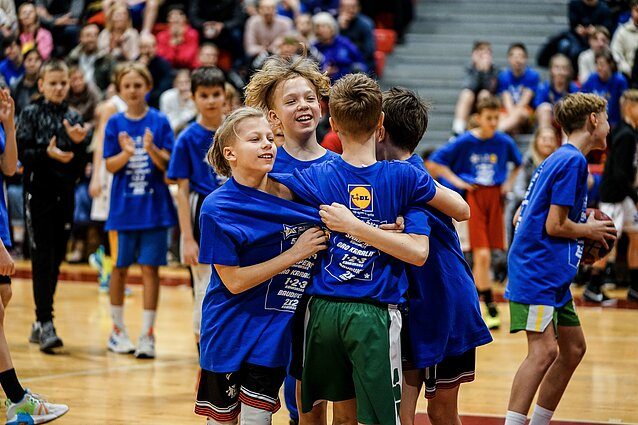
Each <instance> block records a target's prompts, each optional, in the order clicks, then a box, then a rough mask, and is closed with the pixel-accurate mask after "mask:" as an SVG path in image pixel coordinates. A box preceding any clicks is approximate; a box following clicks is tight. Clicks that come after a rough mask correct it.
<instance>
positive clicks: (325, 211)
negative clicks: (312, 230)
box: [319, 202, 362, 233]
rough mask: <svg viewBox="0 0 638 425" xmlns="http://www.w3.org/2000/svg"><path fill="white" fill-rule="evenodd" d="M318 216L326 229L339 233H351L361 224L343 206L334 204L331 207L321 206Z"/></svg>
mask: <svg viewBox="0 0 638 425" xmlns="http://www.w3.org/2000/svg"><path fill="white" fill-rule="evenodd" d="M319 216H320V217H321V221H323V222H324V223H325V224H326V226H327V227H328V229H330V230H333V231H335V232H340V233H351V232H352V230H353V229H354V227H356V226H358V225H360V224H361V223H362V222H361V220H359V219H358V218H357V217H355V216H354V214H352V211H350V210H349V209H348V208H346V206H345V205H342V204H338V203H336V202H333V203H332V205H321V206H320V207H319Z"/></svg>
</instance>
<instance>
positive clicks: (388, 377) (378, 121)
mask: <svg viewBox="0 0 638 425" xmlns="http://www.w3.org/2000/svg"><path fill="white" fill-rule="evenodd" d="M381 100H382V96H381V91H380V89H379V86H378V85H377V83H376V82H374V81H373V80H372V79H370V78H369V77H367V76H365V75H363V74H352V75H347V76H345V77H343V78H342V79H340V80H339V81H338V82H337V83H336V84H335V85H334V86H333V87H332V90H331V93H330V111H331V118H330V123H331V126H332V128H333V130H334V131H335V132H336V133H338V134H339V137H340V138H341V141H342V143H343V148H344V151H343V155H342V157H338V158H335V159H334V160H332V161H325V162H323V163H321V164H315V165H313V166H312V167H310V168H308V169H306V170H303V171H295V173H294V174H293V175H292V176H288V177H285V176H280V177H278V178H279V179H280V180H281V181H282V183H284V185H286V186H288V187H289V188H290V189H291V190H292V191H293V192H294V193H295V195H296V196H298V197H299V198H301V199H302V200H303V201H305V202H307V203H309V204H310V205H313V206H316V207H320V210H321V211H320V215H321V217H322V220H323V222H324V223H325V224H326V225H327V226H328V228H329V229H330V230H332V233H331V236H330V239H331V243H330V246H329V249H328V253H327V255H325V256H324V257H322V260H321V264H320V270H319V271H318V273H317V274H316V275H315V276H314V279H313V283H312V285H311V286H310V287H309V288H308V293H309V294H310V295H312V296H313V298H312V299H311V302H310V304H309V306H308V309H307V311H308V313H307V316H306V332H305V336H306V340H305V344H304V345H305V353H304V365H303V374H302V377H303V379H302V382H301V386H302V391H301V399H302V410H303V411H304V412H309V411H311V410H312V408H313V406H314V405H315V403H316V402H317V401H320V400H332V401H347V400H352V399H354V398H355V397H356V408H357V420H358V421H359V422H361V423H381V424H388V423H398V422H399V412H398V402H399V400H400V397H401V391H400V388H401V363H400V358H399V351H400V350H399V339H400V327H401V326H400V320H401V319H400V314H399V312H398V310H397V305H398V304H401V303H403V302H404V301H405V298H404V295H405V293H406V290H407V277H406V274H405V265H404V262H407V263H410V264H415V265H422V264H423V263H424V261H425V258H426V257H427V252H428V248H427V238H426V237H425V236H423V232H424V230H425V227H424V226H423V225H422V223H420V222H416V223H414V225H413V226H411V227H410V228H407V229H406V233H405V234H393V233H388V232H385V231H383V230H381V229H379V228H378V227H379V226H380V225H381V224H384V223H394V222H395V220H396V218H397V216H398V215H400V214H404V213H405V212H407V211H408V210H409V209H410V207H411V206H412V205H425V204H426V203H429V204H430V205H432V206H434V207H435V208H440V209H441V210H443V211H444V212H446V213H448V214H451V215H453V216H455V217H456V218H458V219H460V220H464V219H467V216H468V213H469V210H468V207H467V204H465V202H464V201H463V200H462V199H461V198H460V196H458V194H456V193H453V192H452V191H449V190H447V189H443V188H439V187H437V186H435V184H434V182H433V180H432V179H431V177H430V176H429V175H428V174H427V173H425V172H423V171H420V170H417V169H416V168H414V167H413V166H411V165H410V164H408V163H405V162H385V161H381V162H377V160H376V155H375V144H376V140H377V137H378V132H379V131H380V128H381V126H382V123H383V113H382V110H381ZM370 229H371V230H370ZM344 359H349V360H346V361H344ZM326 370H331V374H330V375H329V376H326V374H325V371H326Z"/></svg>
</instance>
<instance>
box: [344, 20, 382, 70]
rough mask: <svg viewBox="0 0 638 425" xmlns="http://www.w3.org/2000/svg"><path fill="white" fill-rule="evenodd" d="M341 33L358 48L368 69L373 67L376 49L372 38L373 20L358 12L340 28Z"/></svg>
mask: <svg viewBox="0 0 638 425" xmlns="http://www.w3.org/2000/svg"><path fill="white" fill-rule="evenodd" d="M341 35H343V36H344V37H347V38H348V39H349V40H350V41H352V42H353V43H354V45H355V46H357V48H358V49H359V51H360V52H361V54H362V55H363V57H364V59H365V60H366V64H367V65H368V69H370V70H372V69H374V67H375V63H374V51H375V50H376V41H375V39H374V22H372V19H370V18H368V17H367V16H365V15H362V14H361V13H359V14H358V15H357V16H355V18H354V19H353V20H352V22H350V26H349V27H348V28H346V29H342V30H341Z"/></svg>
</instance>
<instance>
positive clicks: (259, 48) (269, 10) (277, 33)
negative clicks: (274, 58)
mask: <svg viewBox="0 0 638 425" xmlns="http://www.w3.org/2000/svg"><path fill="white" fill-rule="evenodd" d="M276 7H277V2H276V1H275V0H260V1H259V4H258V6H257V12H258V13H257V15H254V16H251V17H250V18H248V20H247V21H246V28H245V30H244V51H245V52H246V56H247V57H248V59H249V61H250V62H252V61H253V60H254V59H256V58H257V57H258V56H268V55H270V54H271V53H273V52H275V49H276V44H275V43H276V41H277V40H278V39H279V38H280V37H281V36H283V35H284V34H286V33H288V32H290V31H291V30H292V29H293V21H292V19H290V18H288V17H286V16H280V15H277V14H276V13H275V11H276Z"/></svg>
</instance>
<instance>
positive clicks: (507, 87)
mask: <svg viewBox="0 0 638 425" xmlns="http://www.w3.org/2000/svg"><path fill="white" fill-rule="evenodd" d="M539 82H540V75H539V74H538V72H536V71H534V70H533V69H532V68H530V67H527V68H525V72H523V74H522V75H521V76H520V77H516V76H514V73H513V72H512V70H511V69H509V68H507V69H504V70H503V71H501V72H500V73H499V74H498V94H503V92H505V91H507V92H508V93H509V94H510V95H511V96H512V100H513V101H514V103H518V102H520V100H521V97H522V96H523V90H524V89H530V90H531V91H536V89H537V88H538V83H539ZM533 101H534V99H532V104H533Z"/></svg>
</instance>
